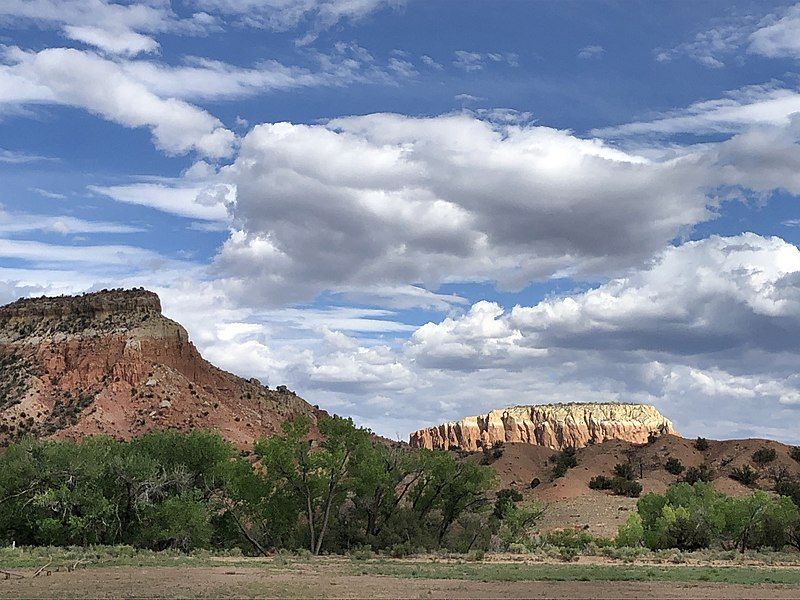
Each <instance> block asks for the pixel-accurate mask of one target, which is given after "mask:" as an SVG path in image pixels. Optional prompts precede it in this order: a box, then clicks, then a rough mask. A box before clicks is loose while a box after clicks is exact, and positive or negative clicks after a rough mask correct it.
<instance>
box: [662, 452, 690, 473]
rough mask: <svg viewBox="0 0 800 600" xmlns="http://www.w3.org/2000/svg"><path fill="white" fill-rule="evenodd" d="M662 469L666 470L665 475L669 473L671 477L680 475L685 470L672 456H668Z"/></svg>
mask: <svg viewBox="0 0 800 600" xmlns="http://www.w3.org/2000/svg"><path fill="white" fill-rule="evenodd" d="M664 468H665V469H666V471H667V473H670V474H672V475H680V474H681V473H683V470H684V469H685V467H684V466H683V463H682V462H681V461H679V460H678V459H677V458H675V457H674V456H670V457H669V458H668V459H667V462H666V463H664Z"/></svg>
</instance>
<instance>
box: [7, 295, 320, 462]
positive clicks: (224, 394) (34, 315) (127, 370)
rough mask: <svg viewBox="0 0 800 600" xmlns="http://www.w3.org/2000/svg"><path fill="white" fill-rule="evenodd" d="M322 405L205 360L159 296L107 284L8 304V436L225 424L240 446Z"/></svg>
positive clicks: (125, 434)
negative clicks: (166, 311)
mask: <svg viewBox="0 0 800 600" xmlns="http://www.w3.org/2000/svg"><path fill="white" fill-rule="evenodd" d="M298 414H305V415H308V416H309V417H311V418H312V420H314V419H315V418H316V416H317V415H318V414H320V411H318V410H317V409H316V408H314V407H312V406H310V405H309V404H308V403H307V402H305V401H304V400H303V399H301V398H299V397H298V396H296V395H295V394H294V393H292V392H290V391H289V390H287V389H286V388H285V387H283V386H280V387H279V388H278V389H276V390H273V389H269V388H267V387H265V386H263V385H262V384H261V383H260V382H259V381H258V380H256V379H250V380H246V379H242V378H240V377H236V376H235V375H232V374H230V373H227V372H225V371H222V370H221V369H218V368H216V367H214V366H213V365H211V364H210V363H208V362H207V361H205V360H204V359H203V358H202V357H201V356H200V354H199V352H198V351H197V349H196V348H195V346H194V345H193V344H192V343H191V342H190V341H189V336H188V334H187V333H186V330H185V329H184V328H183V327H181V326H180V325H179V324H178V323H176V322H174V321H171V320H170V319H167V318H166V317H164V316H163V315H162V314H161V303H160V301H159V298H158V296H157V295H156V294H154V293H152V292H148V291H145V290H130V291H124V290H113V291H102V292H96V293H91V294H85V295H83V296H68V297H59V298H35V299H23V300H18V301H16V302H13V303H11V304H8V305H6V306H3V307H0V442H8V441H11V440H14V439H18V438H19V437H21V436H24V435H36V436H44V437H54V438H69V439H75V438H78V437H80V436H84V435H92V434H107V435H111V436H114V437H117V438H123V439H127V438H130V437H133V436H137V435H140V434H142V433H145V432H147V431H149V430H150V429H154V428H159V429H164V428H170V429H177V430H182V431H186V430H190V429H193V428H207V429H214V430H217V431H219V432H220V433H221V434H222V435H223V436H224V437H225V438H226V439H228V440H230V441H231V442H233V443H234V444H236V445H237V446H238V447H240V448H247V447H250V446H251V444H252V442H253V440H254V439H257V438H260V437H262V436H269V435H272V434H274V433H276V432H279V431H280V426H281V424H282V423H283V422H284V421H285V420H286V419H289V418H292V417H293V416H295V415H298Z"/></svg>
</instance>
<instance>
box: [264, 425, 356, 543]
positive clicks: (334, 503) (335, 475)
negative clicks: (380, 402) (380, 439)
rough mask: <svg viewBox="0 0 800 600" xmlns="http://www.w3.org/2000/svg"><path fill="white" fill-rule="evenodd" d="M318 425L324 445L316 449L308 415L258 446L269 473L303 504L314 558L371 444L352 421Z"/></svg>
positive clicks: (319, 445)
mask: <svg viewBox="0 0 800 600" xmlns="http://www.w3.org/2000/svg"><path fill="white" fill-rule="evenodd" d="M317 426H318V428H319V434H320V436H321V437H322V441H321V442H320V443H319V444H318V445H317V446H316V447H315V448H312V440H311V439H310V438H309V433H310V422H309V421H308V419H307V418H304V417H301V418H297V419H295V420H294V421H288V422H286V423H284V435H283V436H276V437H273V438H271V439H269V440H266V441H262V442H259V443H258V444H256V454H257V455H258V456H259V458H261V461H262V464H263V466H264V468H265V469H266V470H267V472H268V473H271V474H273V475H274V476H275V477H277V478H278V480H279V481H281V480H282V481H283V482H284V483H285V484H286V485H287V486H288V488H289V489H290V490H291V491H292V492H293V493H294V494H296V495H297V497H298V498H300V499H301V500H302V503H303V506H304V509H305V516H306V524H307V527H308V537H309V548H310V550H311V552H313V553H314V554H319V553H320V551H321V549H322V545H323V543H324V540H325V534H326V532H327V530H328V525H329V523H330V517H331V514H333V513H334V512H336V510H337V509H338V508H339V506H340V505H341V504H342V502H343V501H344V500H345V498H346V497H347V491H348V488H347V486H348V483H349V478H350V475H351V473H352V471H353V468H352V466H353V462H354V461H353V458H354V456H356V455H358V454H359V452H361V451H362V450H363V447H364V445H366V444H369V432H368V431H367V430H365V429H358V428H356V427H354V426H353V422H352V420H350V419H343V418H341V417H324V418H321V419H319V421H318V423H317Z"/></svg>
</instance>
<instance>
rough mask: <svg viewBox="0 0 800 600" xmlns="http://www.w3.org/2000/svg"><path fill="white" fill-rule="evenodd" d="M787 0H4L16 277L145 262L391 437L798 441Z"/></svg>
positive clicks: (211, 336) (213, 320) (0, 220)
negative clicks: (623, 404) (482, 422)
mask: <svg viewBox="0 0 800 600" xmlns="http://www.w3.org/2000/svg"><path fill="white" fill-rule="evenodd" d="M799 40H800V5H796V6H795V5H792V4H789V3H780V2H775V3H769V2H736V3H730V2H725V3H723V2H703V3H688V2H640V3H636V2H553V3H545V2H519V1H512V2H503V1H498V0H495V1H492V2H487V1H457V2H456V1H441V2H421V1H418V0H406V1H405V2H403V1H396V0H356V1H352V0H349V1H346V0H243V1H240V2H234V1H232V0H186V1H183V2H179V1H177V0H175V1H173V2H171V3H170V2H168V1H158V0H156V1H153V2H142V3H126V2H120V3H114V2H111V1H110V0H80V1H77V0H62V1H60V2H59V1H55V0H0V44H1V45H0V176H1V177H2V181H3V184H4V185H3V186H2V191H1V192H0V301H3V302H5V301H11V300H13V299H15V298H17V297H19V296H26V295H40V294H58V293H77V292H83V291H87V290H91V289H99V288H103V287H115V286H120V285H122V286H138V285H144V286H146V287H149V288H152V289H154V290H155V291H157V292H158V293H159V294H160V295H161V297H162V300H163V304H164V307H165V311H166V313H167V314H168V315H169V316H171V317H173V318H175V319H177V320H179V321H181V322H182V323H183V324H184V325H185V326H186V327H187V328H188V330H189V332H190V335H191V337H192V339H193V340H194V341H195V343H196V344H197V345H198V347H199V348H200V349H201V350H202V351H203V353H204V354H205V355H206V356H207V357H208V358H209V359H210V360H212V362H215V363H216V364H219V365H220V366H221V367H223V368H226V369H229V370H232V371H235V372H236V373H238V374H241V375H243V376H258V377H259V378H261V379H262V380H263V381H265V382H267V383H269V384H270V385H278V384H282V383H283V384H288V385H289V386H290V387H292V388H293V389H296V390H297V391H298V392H299V393H301V394H302V395H303V396H304V397H306V398H307V399H308V400H309V401H311V402H312V403H315V404H320V405H322V406H323V407H325V408H328V409H329V410H331V411H334V412H337V413H340V414H348V415H352V416H353V417H354V418H355V419H356V421H358V422H359V423H362V424H364V425H367V426H370V427H372V428H373V429H375V430H376V431H378V432H380V433H382V434H385V435H389V436H393V437H394V436H396V435H399V436H401V437H405V436H406V434H407V433H408V432H409V431H411V430H414V429H416V428H418V427H422V426H426V425H430V424H435V423H438V422H442V421H446V420H451V419H456V418H459V417H462V416H466V415H469V414H476V413H478V412H483V411H486V410H489V409H491V408H497V407H500V406H505V405H513V404H523V403H534V402H550V401H569V400H577V401H592V400H597V401H642V402H649V403H653V404H655V405H656V406H657V407H658V408H659V409H661V410H662V411H663V412H664V413H665V414H666V415H667V416H669V417H670V418H672V419H673V421H674V422H675V424H676V426H677V428H678V429H679V430H680V431H681V432H682V433H685V434H687V435H707V436H712V437H713V436H717V437H731V436H742V437H744V436H763V437H775V438H779V439H783V440H787V441H792V442H798V441H800V438H798V434H797V432H796V428H795V427H793V426H787V423H793V422H795V419H796V418H797V416H798V414H797V411H798V410H800V378H798V376H797V375H796V373H797V372H798V366H800V365H798V362H800V361H798V351H800V348H799V347H798V342H797V341H796V340H797V339H800V337H798V336H797V334H798V333H800V275H798V273H800V250H798V248H797V246H796V245H797V244H798V243H800V210H798V204H797V195H798V194H800V176H798V173H800V148H798V145H797V140H798V136H800V117H796V116H795V115H796V114H797V113H798V112H800V90H798V60H800V41H799Z"/></svg>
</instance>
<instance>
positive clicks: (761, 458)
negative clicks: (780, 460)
mask: <svg viewBox="0 0 800 600" xmlns="http://www.w3.org/2000/svg"><path fill="white" fill-rule="evenodd" d="M777 457H778V453H777V452H776V451H775V448H767V447H766V446H764V447H761V448H759V449H758V450H756V451H755V452H753V462H754V463H756V464H757V465H766V464H767V463H771V462H772V461H773V460H775V459H776V458H777Z"/></svg>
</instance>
